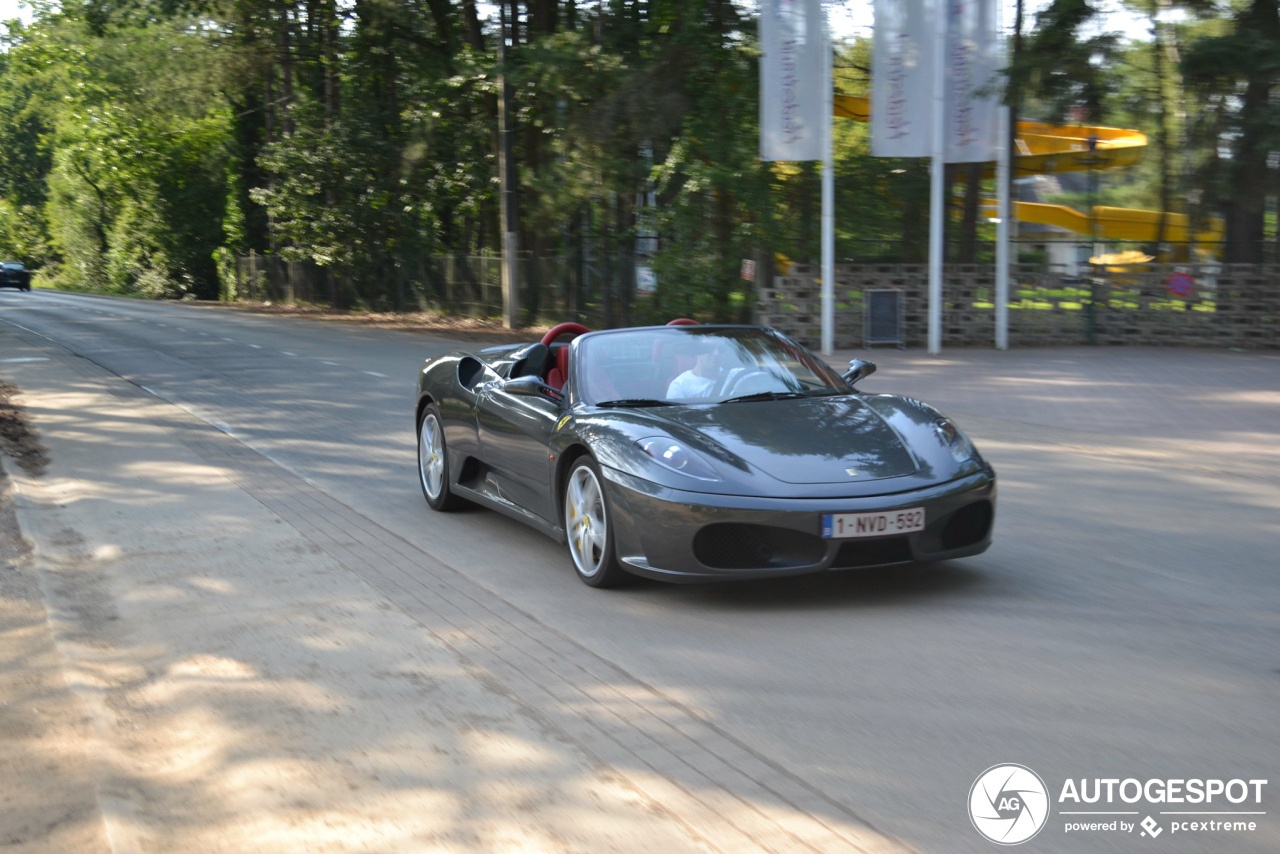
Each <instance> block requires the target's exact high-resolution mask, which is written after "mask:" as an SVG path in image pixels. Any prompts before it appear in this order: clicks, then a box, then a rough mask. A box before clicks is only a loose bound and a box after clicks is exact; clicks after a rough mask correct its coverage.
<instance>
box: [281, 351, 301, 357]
mask: <svg viewBox="0 0 1280 854" xmlns="http://www.w3.org/2000/svg"><path fill="white" fill-rule="evenodd" d="M280 352H281V353H284V354H285V355H286V356H296V355H298V354H297V353H290V352H289V351H288V350H281V351H280Z"/></svg>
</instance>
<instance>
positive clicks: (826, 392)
mask: <svg viewBox="0 0 1280 854" xmlns="http://www.w3.org/2000/svg"><path fill="white" fill-rule="evenodd" d="M847 393H849V392H841V391H840V389H838V388H812V389H808V391H805V392H756V393H755V394H742V396H741V397H731V398H728V399H727V401H721V403H742V402H750V401H794V399H796V398H797V397H832V396H835V394H847Z"/></svg>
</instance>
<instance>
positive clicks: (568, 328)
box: [542, 321, 591, 347]
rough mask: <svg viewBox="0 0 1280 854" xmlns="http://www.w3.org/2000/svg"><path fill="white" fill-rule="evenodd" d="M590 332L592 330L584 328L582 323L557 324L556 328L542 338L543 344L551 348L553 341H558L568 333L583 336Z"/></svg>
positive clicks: (552, 328)
mask: <svg viewBox="0 0 1280 854" xmlns="http://www.w3.org/2000/svg"><path fill="white" fill-rule="evenodd" d="M590 331H591V330H590V329H588V328H587V327H585V326H583V325H582V324H581V323H573V322H572V321H570V322H568V323H557V324H556V325H555V326H553V327H551V328H550V329H548V330H547V334H546V335H543V336H542V343H543V344H546V345H547V346H548V347H550V346H551V342H552V341H554V340H556V339H557V338H559V337H560V336H561V335H563V334H565V333H566V332H572V333H573V334H574V335H581V334H582V333H584V332H590Z"/></svg>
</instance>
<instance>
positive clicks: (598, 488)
mask: <svg viewBox="0 0 1280 854" xmlns="http://www.w3.org/2000/svg"><path fill="white" fill-rule="evenodd" d="M604 484H605V480H604V476H603V475H601V474H600V467H599V466H598V465H596V461H595V460H593V459H592V458H591V457H587V456H583V457H579V458H578V459H577V460H575V461H574V463H573V465H572V466H571V467H570V468H569V476H568V477H566V478H565V482H564V494H563V495H562V498H563V499H564V501H563V510H564V534H565V540H566V543H567V544H568V546H569V560H570V562H571V563H572V564H573V568H574V571H575V572H577V573H578V578H580V579H582V583H583V584H586V585H589V586H591V587H617V586H619V585H621V584H624V583H626V582H627V581H628V580H630V578H631V575H630V574H629V573H628V572H627V571H626V570H625V569H623V568H622V565H621V564H620V563H619V562H618V554H617V548H616V547H615V544H614V540H613V507H612V505H611V504H610V503H609V493H608V492H607V491H606V490H605V485H604ZM591 490H594V491H595V494H596V495H598V501H596V500H594V498H593V496H592V495H591V494H590V493H591ZM584 507H585V508H586V510H587V512H586V513H583V512H582V510H583V508H584ZM592 525H594V526H595V527H592Z"/></svg>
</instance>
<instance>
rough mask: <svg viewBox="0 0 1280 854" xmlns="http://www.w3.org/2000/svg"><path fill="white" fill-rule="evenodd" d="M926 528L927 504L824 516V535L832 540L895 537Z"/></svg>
mask: <svg viewBox="0 0 1280 854" xmlns="http://www.w3.org/2000/svg"><path fill="white" fill-rule="evenodd" d="M923 530H924V508H923V507H906V508H903V509H902V510H890V511H888V512H887V513H827V514H826V515H824V516H823V517H822V536H823V538H824V539H828V540H848V539H852V538H854V537H891V536H893V535H894V534H909V533H911V532H912V531H923Z"/></svg>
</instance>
